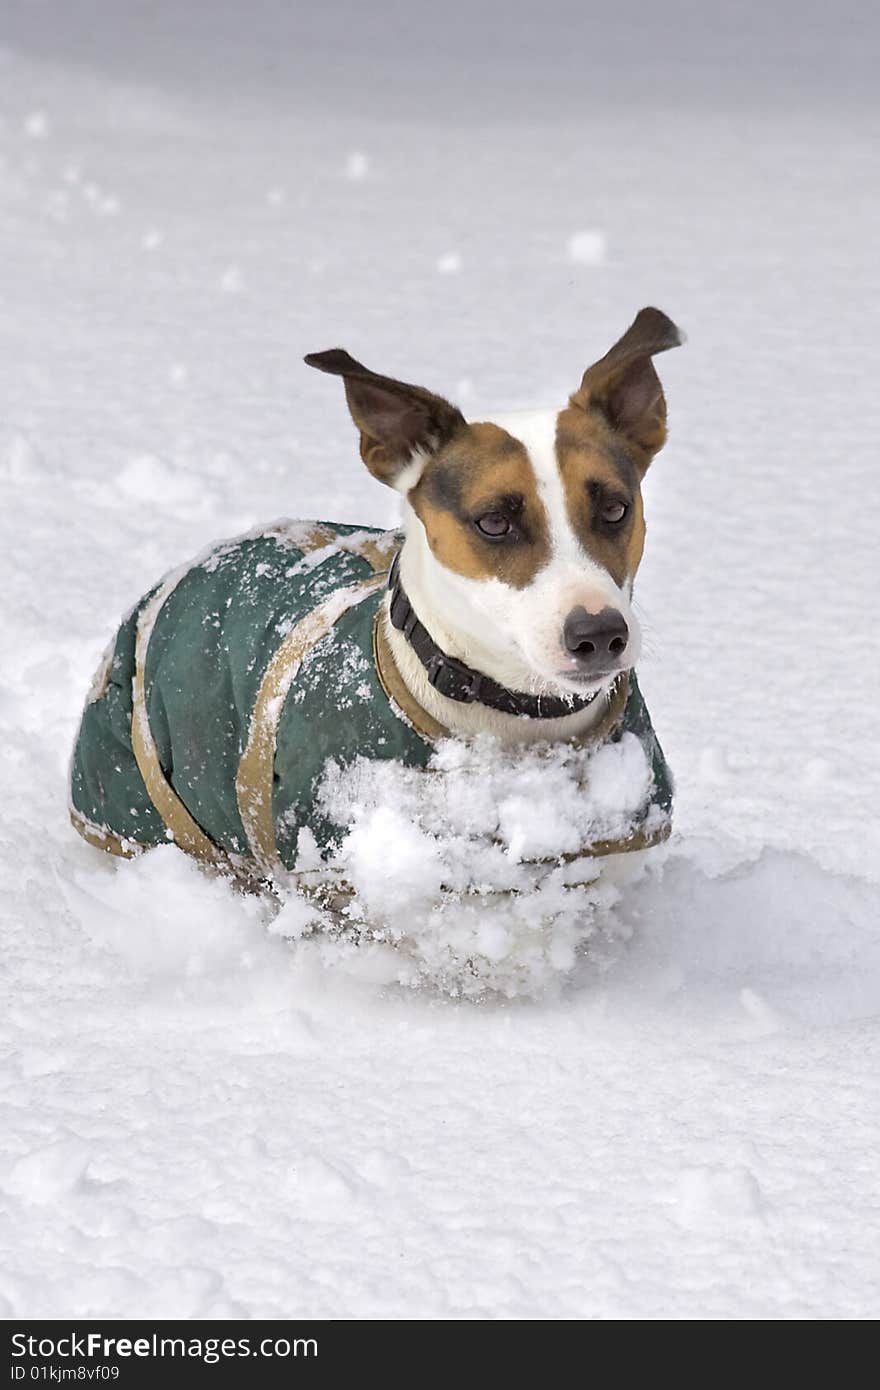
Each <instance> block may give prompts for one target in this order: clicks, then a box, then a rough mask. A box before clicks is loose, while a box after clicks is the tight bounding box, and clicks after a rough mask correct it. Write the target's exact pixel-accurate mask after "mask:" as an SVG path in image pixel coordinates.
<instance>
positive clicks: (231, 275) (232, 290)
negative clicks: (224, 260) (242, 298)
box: [218, 265, 244, 294]
mask: <svg viewBox="0 0 880 1390" xmlns="http://www.w3.org/2000/svg"><path fill="white" fill-rule="evenodd" d="M218 285H219V287H220V289H221V290H222V291H223V293H224V294H241V291H242V290H243V289H244V276H243V275H242V273H241V268H240V267H239V266H237V265H228V266H227V267H226V269H225V270H224V272H223V274H222V275H221V276H220V279H219V281H218Z"/></svg>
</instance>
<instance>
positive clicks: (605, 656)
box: [562, 608, 629, 671]
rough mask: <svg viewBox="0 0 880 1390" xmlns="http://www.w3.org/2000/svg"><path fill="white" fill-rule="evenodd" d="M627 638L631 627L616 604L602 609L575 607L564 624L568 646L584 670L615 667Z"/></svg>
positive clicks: (563, 640)
mask: <svg viewBox="0 0 880 1390" xmlns="http://www.w3.org/2000/svg"><path fill="white" fill-rule="evenodd" d="M628 641H629V628H628V627H627V625H626V619H625V618H624V616H623V614H622V613H621V612H620V611H619V610H618V609H617V608H603V609H602V612H601V613H588V612H587V610H586V608H573V609H572V610H571V612H570V613H569V615H568V617H567V618H566V620H565V623H564V625H563V628H562V642H563V645H564V647H565V650H566V651H567V652H568V653H569V654H570V655H571V656H573V657H575V658H576V659H577V662H578V665H579V666H580V667H581V669H582V670H583V671H610V670H615V669H616V668H617V666H618V665H619V664H620V659H621V657H622V656H623V654H624V652H625V651H626V644H627V642H628Z"/></svg>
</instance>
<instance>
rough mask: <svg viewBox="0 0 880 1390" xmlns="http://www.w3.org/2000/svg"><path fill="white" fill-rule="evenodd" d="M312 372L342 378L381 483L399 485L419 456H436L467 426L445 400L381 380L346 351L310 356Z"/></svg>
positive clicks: (363, 449)
mask: <svg viewBox="0 0 880 1390" xmlns="http://www.w3.org/2000/svg"><path fill="white" fill-rule="evenodd" d="M305 360H306V362H307V363H308V365H309V366H310V367H317V368H318V370H319V371H321V372H330V373H331V374H332V375H333V376H341V377H342V379H343V381H344V383H345V398H346V400H347V401H348V408H349V410H350V411H351V418H352V419H353V420H354V422H355V424H356V425H357V427H358V429H359V431H360V436H361V458H362V459H363V461H364V463H365V464H366V465H367V467H368V468H369V470H370V472H371V473H372V474H374V476H375V477H377V478H378V479H379V480H380V481H381V482H383V483H389V484H390V485H391V486H392V487H394V486H395V485H396V483H397V482H398V479H399V478H400V476H401V474H402V473H403V472H404V470H405V469H406V468H407V466H408V465H409V464H410V463H412V461H413V455H414V454H415V453H416V452H417V451H421V452H423V453H425V454H428V453H433V451H434V450H435V449H437V448H438V447H439V446H440V445H441V444H443V443H445V442H446V440H447V439H449V438H450V437H451V435H453V434H454V433H455V431H456V430H457V429H459V428H460V427H461V426H462V425H464V423H465V420H464V416H463V415H462V414H461V412H460V411H459V410H457V409H456V408H455V406H454V405H450V404H449V401H445V400H444V399H443V397H442V396H435V395H434V394H433V393H432V392H431V391H426V390H425V388H424V387H423V386H408V385H407V384H406V382H403V381H395V380H394V379H393V378H392V377H388V376H378V375H377V374H376V373H375V372H371V371H370V370H369V368H368V367H364V366H362V365H361V363H360V362H356V361H355V360H354V358H353V357H350V356H349V354H348V353H347V352H346V351H345V350H344V349H343V348H331V349H330V351H329V352H310V353H309V355H308V356H307V357H306V359H305Z"/></svg>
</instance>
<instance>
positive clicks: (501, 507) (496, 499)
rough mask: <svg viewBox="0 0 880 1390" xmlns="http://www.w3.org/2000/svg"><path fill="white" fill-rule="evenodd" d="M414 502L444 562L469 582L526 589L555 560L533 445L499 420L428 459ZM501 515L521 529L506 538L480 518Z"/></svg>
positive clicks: (472, 428) (463, 433)
mask: <svg viewBox="0 0 880 1390" xmlns="http://www.w3.org/2000/svg"><path fill="white" fill-rule="evenodd" d="M408 499H409V501H410V503H411V504H412V507H413V510H414V511H415V513H416V515H417V516H418V517H419V519H420V520H421V522H422V525H423V526H424V528H425V534H426V535H427V537H428V544H429V545H430V547H431V549H432V550H433V552H434V554H435V555H436V556H437V559H438V560H439V561H440V563H441V564H443V565H446V567H447V569H451V570H454V571H455V572H456V573H457V574H463V575H466V576H467V578H468V579H500V580H502V581H503V583H505V584H510V585H511V586H512V587H513V588H514V589H524V588H525V587H526V585H528V584H530V583H531V581H532V580H533V579H534V577H535V575H536V574H537V573H538V571H539V570H540V569H542V568H543V566H544V565H546V563H547V561H548V559H549V558H550V538H549V534H548V526H547V516H546V513H545V511H544V507H543V504H542V503H541V501H540V499H539V497H538V484H537V479H536V478H535V471H534V469H533V468H532V464H531V461H530V459H529V456H528V453H527V452H526V450H525V447H524V446H523V445H522V444H521V443H520V441H519V440H518V439H514V437H513V435H510V434H508V433H507V431H506V430H503V429H501V428H500V427H499V426H498V425H492V424H488V423H480V424H475V425H468V426H467V427H466V428H465V429H463V430H459V431H458V432H457V433H456V435H455V437H454V438H453V439H452V440H451V441H450V442H449V443H448V444H447V445H446V446H445V447H444V448H443V449H441V450H440V452H439V453H438V454H436V455H435V457H434V458H432V459H430V460H429V461H428V463H426V465H425V467H424V470H423V472H422V475H421V477H420V479H419V481H418V482H417V483H416V485H415V486H414V487H413V488H411V489H410V492H409V493H408ZM495 512H500V513H501V514H502V515H504V516H506V517H508V518H509V519H510V521H511V523H512V525H513V527H514V531H513V534H512V535H511V536H509V537H505V538H504V539H500V540H492V539H490V538H488V537H486V536H483V535H482V534H481V533H480V531H479V529H478V527H477V524H476V523H477V520H478V519H479V518H480V517H481V516H485V515H487V514H488V513H495Z"/></svg>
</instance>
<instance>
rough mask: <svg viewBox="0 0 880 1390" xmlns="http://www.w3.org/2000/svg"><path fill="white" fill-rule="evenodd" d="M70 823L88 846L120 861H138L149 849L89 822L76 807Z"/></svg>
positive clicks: (104, 826) (102, 826)
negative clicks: (140, 855)
mask: <svg viewBox="0 0 880 1390" xmlns="http://www.w3.org/2000/svg"><path fill="white" fill-rule="evenodd" d="M70 823H71V825H72V826H73V828H74V830H75V831H76V832H77V833H78V834H79V835H82V837H83V839H84V840H85V841H86V843H87V844H90V845H94V847H95V849H102V850H104V851H105V852H106V853H107V854H115V855H118V857H119V858H120V859H136V858H137V856H138V855H139V854H143V852H144V850H145V849H148V848H149V846H148V845H141V844H139V843H138V841H137V840H126V839H123V837H122V836H121V835H116V834H114V832H113V831H112V830H108V828H107V826H106V825H95V822H94V821H90V820H87V819H86V817H85V816H84V815H83V814H82V812H81V811H78V810H77V809H76V807H75V806H71V807H70Z"/></svg>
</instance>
